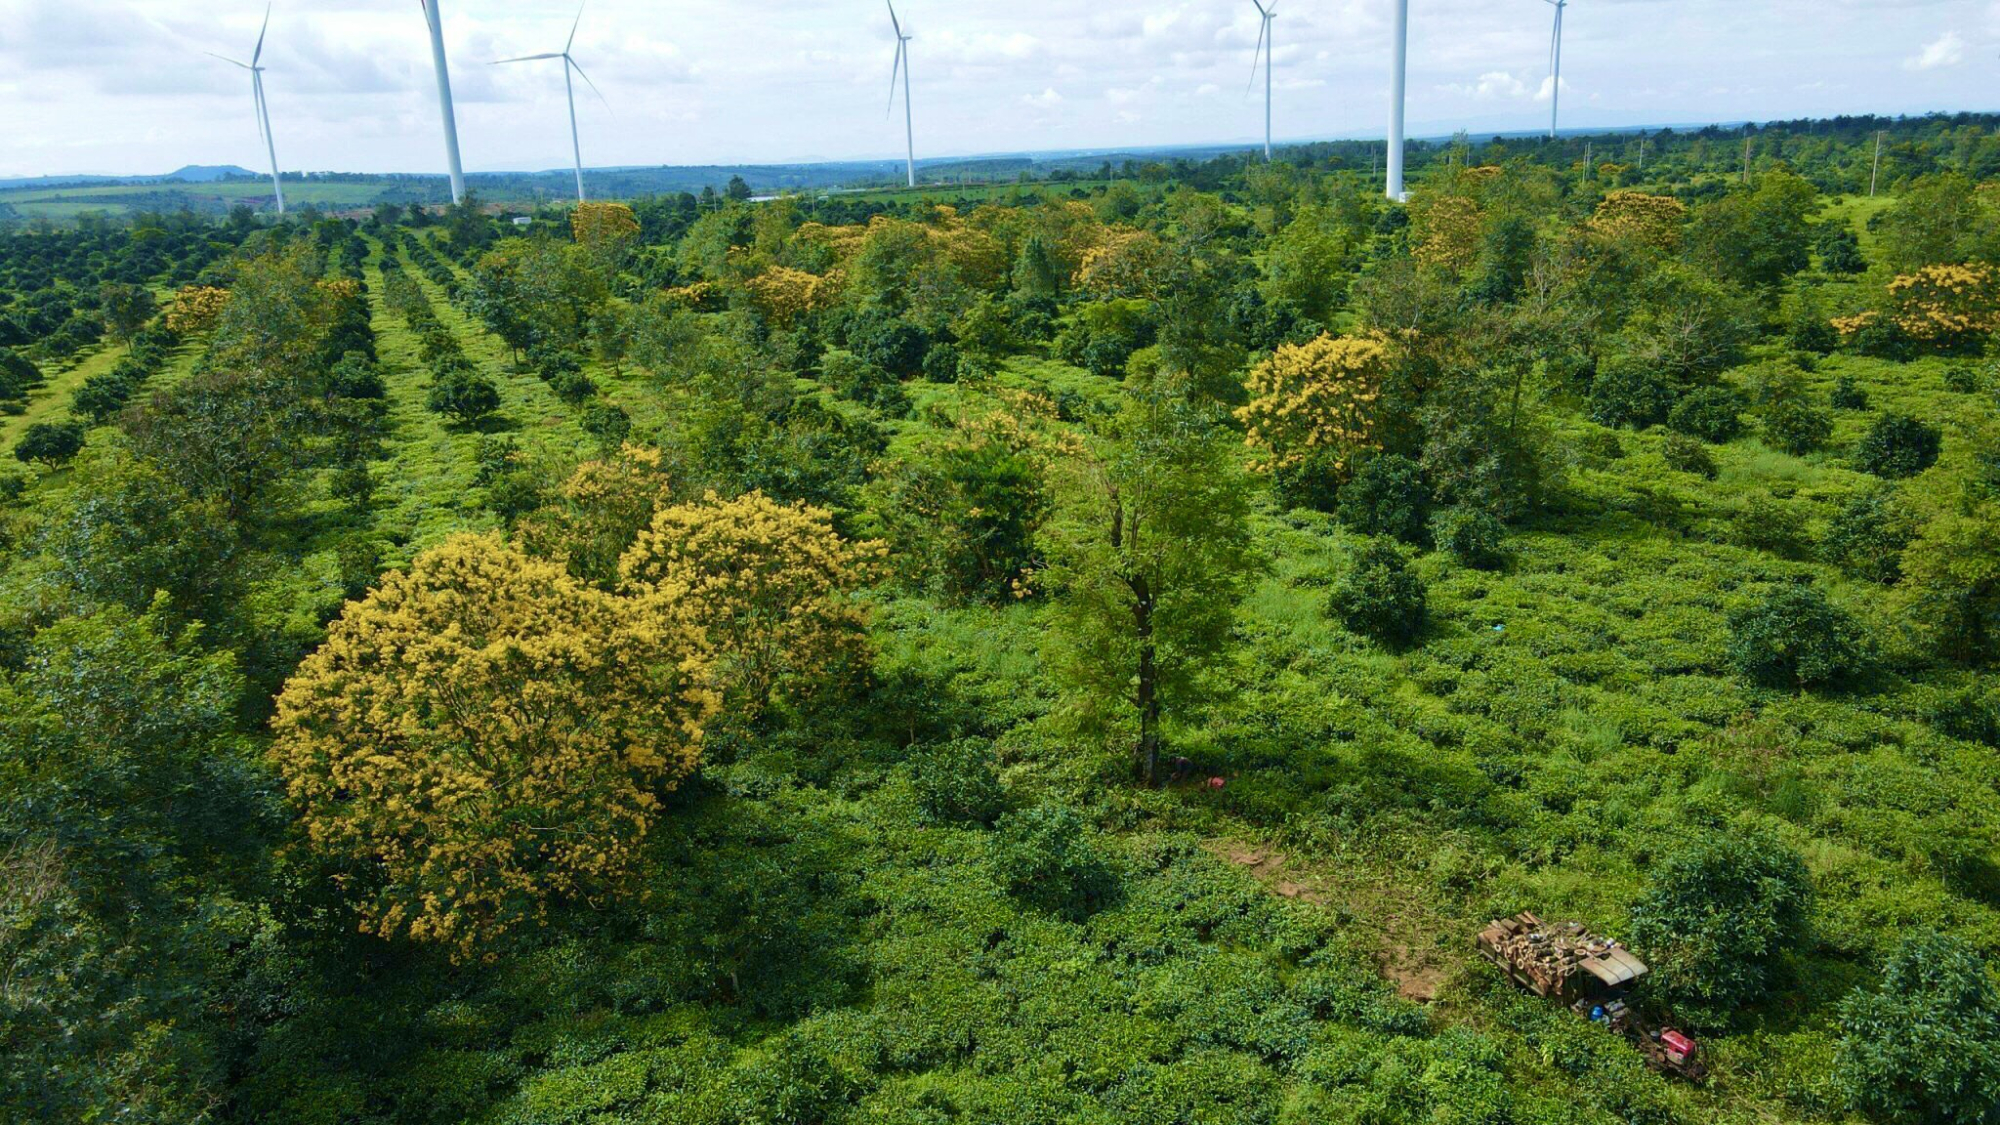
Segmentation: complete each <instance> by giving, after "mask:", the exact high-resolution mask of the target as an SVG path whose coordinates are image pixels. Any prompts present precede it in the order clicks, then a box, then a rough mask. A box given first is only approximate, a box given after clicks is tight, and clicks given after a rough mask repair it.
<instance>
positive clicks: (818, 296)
mask: <svg viewBox="0 0 2000 1125" xmlns="http://www.w3.org/2000/svg"><path fill="white" fill-rule="evenodd" d="M842 281H843V279H842V278H839V277H820V276H819V275H818V274H812V273H807V272H806V271H805V270H795V269H792V268H790V267H789V266H772V267H771V268H769V269H767V270H765V271H764V272H763V273H760V274H758V275H757V276H755V277H753V278H751V279H750V280H749V281H747V282H745V283H744V288H745V289H747V290H748V291H749V293H750V299H751V300H752V301H755V302H756V303H757V307H758V308H759V309H760V310H762V312H763V313H764V315H765V317H767V318H768V319H769V320H770V321H771V323H773V324H775V325H777V326H778V327H780V328H784V327H789V326H790V325H791V324H792V323H793V322H794V321H796V320H797V319H798V318H799V317H802V316H804V315H806V314H807V313H810V312H814V311H817V310H819V309H823V308H826V307H827V306H829V305H831V304H833V302H834V300H835V299H836V298H838V296H839V294H840V286H841V284H842Z"/></svg>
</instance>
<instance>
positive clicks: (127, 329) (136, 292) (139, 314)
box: [98, 282, 160, 341]
mask: <svg viewBox="0 0 2000 1125" xmlns="http://www.w3.org/2000/svg"><path fill="white" fill-rule="evenodd" d="M98 299H99V301H101V302H102V308H103V312H104V329H105V331H107V332H109V333H110V334H111V338H112V339H114V340H119V341H125V340H130V339H131V338H132V337H134V336H137V335H138V334H139V330H140V329H142V328H144V327H146V322H147V321H149V320H152V319H153V317H154V315H155V314H157V313H158V312H159V311H160V302H159V301H158V300H156V299H154V297H153V293H152V291H151V290H149V289H147V288H146V287H145V286H143V285H127V284H124V283H121V282H112V283H110V284H107V285H105V286H104V288H103V290H102V291H101V292H100V293H99V294H98Z"/></svg>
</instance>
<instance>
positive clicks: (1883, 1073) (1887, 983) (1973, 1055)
mask: <svg viewBox="0 0 2000 1125" xmlns="http://www.w3.org/2000/svg"><path fill="white" fill-rule="evenodd" d="M1840 1030H1841V1038H1840V1054H1839V1058H1838V1061H1837V1064H1836V1065H1837V1068H1838V1069H1837V1072H1836V1074H1837V1078H1838V1080H1839V1083H1840V1085H1841V1087H1842V1088H1843V1089H1844V1090H1845V1091H1846V1094H1847V1097H1848V1099H1849V1100H1850V1101H1851V1103H1852V1104H1853V1105H1854V1106H1855V1108H1857V1109H1859V1110H1861V1111H1862V1112H1864V1113H1867V1114H1869V1115H1871V1116H1873V1117H1876V1118H1879V1119H1881V1120H1884V1121H1892V1122H1911V1123H1923V1125H1990V1123H1991V1122H1993V1121H1996V1120H2000V989H1996V987H1995V985H1994V982H1993V976H1992V973H1991V971H1990V970H1989V969H1988V968H1987V967H1986V966H1985V964H1983V963H1982V962H1981V960H1980V957H1979V955H1978V954H1977V953H1976V952H1975V951H1974V950H1972V949H1971V948H1969V947H1968V946H1967V945H1966V944H1965V943H1964V942H1962V941H1957V940H1954V939H1952V938H1949V937H1945V936H1942V935H1940V934H1937V933H1918V934H1913V935H1911V936H1910V937H1908V938H1906V939H1904V941H1903V943H1902V945H1901V946H1900V947H1899V948H1898V949H1897V950H1896V952H1895V954H1894V955H1893V956H1891V957H1890V958H1889V960H1888V963H1887V964H1885V965H1884V966H1883V967H1882V974H1881V980H1880V983H1879V984H1878V985H1876V986H1873V987H1868V986H1863V987H1860V988H1857V989H1855V991H1854V993H1853V994H1852V995H1850V996H1848V997H1847V999H1845V1000H1843V1001H1842V1002H1841V1004H1840Z"/></svg>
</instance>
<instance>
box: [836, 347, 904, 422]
mask: <svg viewBox="0 0 2000 1125" xmlns="http://www.w3.org/2000/svg"><path fill="white" fill-rule="evenodd" d="M819 371H820V378H822V379H824V380H826V382H827V384H828V385H830V386H832V387H833V389H834V391H835V392H836V393H838V394H839V395H840V397H842V398H845V399H849V400H851V401H854V402H858V403H861V404H862V405H864V406H872V407H874V408H875V409H877V410H880V411H881V412H882V413H884V414H887V415H889V416H890V417H892V418H900V417H902V416H903V415H906V414H908V413H909V412H910V398H909V396H908V395H907V394H905V393H903V386H902V384H901V383H900V382H898V381H897V379H896V376H895V375H893V374H891V373H890V372H889V371H888V370H887V369H886V368H883V367H880V366H878V365H876V364H874V363H870V362H869V361H868V360H866V359H864V358H863V357H861V356H859V355H856V354H855V353H853V352H843V351H837V350H836V351H829V352H827V353H826V354H825V355H824V356H821V357H820V361H819Z"/></svg>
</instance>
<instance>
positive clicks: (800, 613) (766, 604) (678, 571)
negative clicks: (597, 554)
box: [618, 492, 881, 718]
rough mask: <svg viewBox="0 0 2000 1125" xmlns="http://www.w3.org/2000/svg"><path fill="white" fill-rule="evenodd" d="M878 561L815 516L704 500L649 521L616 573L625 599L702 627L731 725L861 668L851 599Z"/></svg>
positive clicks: (875, 549) (749, 501) (760, 501)
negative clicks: (662, 606)
mask: <svg viewBox="0 0 2000 1125" xmlns="http://www.w3.org/2000/svg"><path fill="white" fill-rule="evenodd" d="M880 553H881V549H880V547H879V545H877V544H873V543H852V542H849V541H848V540H846V539H843V538H842V537H841V536H840V534H839V533H838V532H836V531H835V530H834V528H833V517H832V516H831V515H830V514H829V513H828V512H826V511H824V510H823V509H820V508H814V507H810V506H808V505H804V504H796V505H787V504H780V503H777V502H776V501H773V500H771V499H770V498H769V497H767V496H765V495H764V494H763V493H761V492H752V493H749V494H748V495H745V496H741V497H738V498H737V499H734V500H723V499H720V498H719V497H717V496H716V495H715V494H713V493H710V494H709V495H708V497H707V498H706V499H705V500H704V501H703V502H701V503H699V504H684V505H680V506H678V507H673V508H668V509H665V510H664V511H662V512H660V513H659V514H658V515H656V516H654V517H653V525H652V527H650V528H648V529H647V530H646V531H644V532H642V533H640V535H639V538H638V541H637V542H635V543H633V544H632V549H631V550H629V551H627V552H626V553H625V557H624V558H623V559H622V560H620V561H619V564H618V572H619V575H620V577H621V578H622V579H623V580H624V584H625V588H626V590H627V591H629V592H631V593H633V594H635V595H639V596H641V597H643V598H646V599H657V600H663V601H665V602H667V603H669V604H671V605H673V606H675V607H678V609H677V612H679V613H681V614H684V615H685V616H686V617H687V618H688V619H689V620H691V621H694V622H696V623H698V624H699V625H700V626H701V628H702V629H703V631H704V632H705V634H706V636H707V640H708V645H709V647H710V649H711V651H712V652H713V653H714V656H715V659H716V665H715V672H716V675H717V678H718V682H719V683H720V684H721V685H722V686H723V688H724V690H725V693H726V695H727V697H728V699H729V701H730V704H731V711H732V713H733V714H740V715H742V716H743V717H745V718H753V717H755V715H757V714H758V713H760V712H761V711H763V710H764V709H765V708H766V707H768V706H769V705H770V702H771V700H772V698H773V697H774V696H775V695H777V694H778V693H779V692H781V691H782V692H784V693H785V694H788V695H790V696H792V697H793V698H802V697H805V696H809V695H810V694H811V693H812V692H813V690H814V689H815V688H817V687H819V686H821V685H823V684H824V683H825V682H826V681H827V680H828V679H829V678H831V677H832V676H834V675H836V674H837V673H838V672H839V670H840V669H842V668H843V667H846V666H848V665H851V664H853V663H854V662H856V661H858V660H860V659H861V658H862V657H863V656H864V654H865V653H866V638H865V635H864V632H863V625H864V622H863V618H862V614H861V611H860V608H859V607H858V606H856V605H855V604H854V601H853V599H852V598H851V596H850V595H851V594H852V592H853V591H854V590H855V589H856V588H857V587H859V586H860V585H861V584H862V583H863V582H864V581H865V580H866V579H867V577H868V575H869V572H870V570H871V569H872V564H873V563H874V561H875V559H876V558H877V556H879V554H880Z"/></svg>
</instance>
